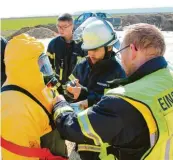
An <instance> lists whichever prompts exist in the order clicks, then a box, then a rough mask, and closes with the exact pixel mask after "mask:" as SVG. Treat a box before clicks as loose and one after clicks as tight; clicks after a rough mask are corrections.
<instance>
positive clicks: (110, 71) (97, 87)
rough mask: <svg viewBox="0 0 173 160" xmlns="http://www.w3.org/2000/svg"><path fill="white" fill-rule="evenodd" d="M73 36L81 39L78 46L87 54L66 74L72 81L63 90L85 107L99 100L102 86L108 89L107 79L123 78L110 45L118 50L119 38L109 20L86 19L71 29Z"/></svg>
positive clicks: (121, 70) (102, 90) (122, 71)
mask: <svg viewBox="0 0 173 160" xmlns="http://www.w3.org/2000/svg"><path fill="white" fill-rule="evenodd" d="M87 22H88V23H87ZM74 37H75V38H76V39H77V40H79V39H80V38H81V39H82V40H83V44H82V49H83V50H85V51H87V52H88V56H87V57H86V58H85V59H84V60H83V61H81V62H80V63H79V64H77V65H76V67H75V69H74V70H73V72H72V75H71V76H70V78H71V80H73V82H75V84H74V86H72V85H68V87H67V90H68V92H70V93H71V94H72V95H73V98H74V101H75V102H78V101H80V102H79V104H80V107H81V108H87V107H88V106H91V105H92V104H93V103H96V102H98V101H99V100H100V98H101V96H102V95H103V94H104V89H105V88H109V84H108V83H107V82H108V81H112V80H114V79H120V78H124V77H125V72H124V70H123V69H122V67H121V65H120V64H119V63H118V62H117V60H116V57H115V56H116V54H115V52H114V51H113V47H115V48H117V49H119V40H118V38H117V34H116V32H115V31H114V29H113V26H112V24H111V23H109V22H107V21H104V20H101V19H98V18H96V17H94V18H90V19H88V21H86V22H85V24H82V25H81V26H80V27H79V28H78V29H77V30H76V31H75V32H74ZM75 38H74V39H75Z"/></svg>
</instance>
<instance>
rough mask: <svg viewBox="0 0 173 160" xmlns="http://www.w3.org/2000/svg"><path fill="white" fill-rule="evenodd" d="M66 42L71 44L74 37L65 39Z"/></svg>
mask: <svg viewBox="0 0 173 160" xmlns="http://www.w3.org/2000/svg"><path fill="white" fill-rule="evenodd" d="M64 39H65V41H66V42H67V43H70V42H71V41H72V35H70V36H66V37H64Z"/></svg>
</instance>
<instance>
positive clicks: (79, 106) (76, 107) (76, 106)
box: [70, 100, 88, 113]
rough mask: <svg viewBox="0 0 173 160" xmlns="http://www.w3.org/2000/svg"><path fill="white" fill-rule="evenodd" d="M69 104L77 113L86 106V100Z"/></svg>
mask: <svg viewBox="0 0 173 160" xmlns="http://www.w3.org/2000/svg"><path fill="white" fill-rule="evenodd" d="M70 106H71V107H72V108H73V109H74V111H75V112H76V113H78V112H81V111H82V110H85V109H87V108H88V100H83V101H79V102H76V103H71V104H70Z"/></svg>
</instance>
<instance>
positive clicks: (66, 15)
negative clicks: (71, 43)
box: [58, 13, 73, 22]
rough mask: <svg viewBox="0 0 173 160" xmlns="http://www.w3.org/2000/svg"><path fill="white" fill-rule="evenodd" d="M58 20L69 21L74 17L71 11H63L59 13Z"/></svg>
mask: <svg viewBox="0 0 173 160" xmlns="http://www.w3.org/2000/svg"><path fill="white" fill-rule="evenodd" d="M58 21H69V22H73V17H72V15H71V14H69V13H63V14H61V15H59V17H58Z"/></svg>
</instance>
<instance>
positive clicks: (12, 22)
mask: <svg viewBox="0 0 173 160" xmlns="http://www.w3.org/2000/svg"><path fill="white" fill-rule="evenodd" d="M56 19H57V17H36V18H34V17H33V18H16V19H12V18H11V19H2V20H1V30H2V31H6V30H18V29H21V28H23V27H33V26H36V25H41V24H50V23H52V24H55V23H56Z"/></svg>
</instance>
